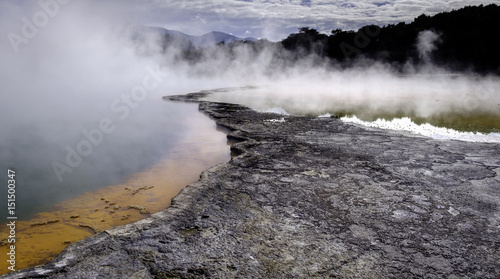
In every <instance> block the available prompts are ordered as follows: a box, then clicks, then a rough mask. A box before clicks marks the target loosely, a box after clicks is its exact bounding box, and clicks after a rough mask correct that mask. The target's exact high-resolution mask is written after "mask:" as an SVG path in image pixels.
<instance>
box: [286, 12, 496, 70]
mask: <svg viewBox="0 0 500 279" xmlns="http://www.w3.org/2000/svg"><path fill="white" fill-rule="evenodd" d="M426 30H430V31H433V32H435V33H436V34H437V35H439V38H438V39H437V40H436V41H435V42H434V43H435V44H436V49H435V50H434V51H432V52H431V53H430V59H431V61H432V62H433V63H434V64H436V65H439V66H445V67H450V68H452V69H454V70H474V71H478V72H483V73H484V72H495V73H497V74H500V38H499V36H500V7H499V6H497V5H494V4H492V5H488V6H482V5H481V6H468V7H464V8H462V9H460V10H454V11H451V12H445V13H440V14H437V15H435V16H432V17H431V16H427V15H421V16H419V17H417V18H416V19H415V20H414V21H413V22H411V23H404V22H401V23H399V24H390V25H387V26H383V27H378V26H374V25H369V26H365V27H362V28H361V29H359V30H358V31H357V32H355V31H343V30H339V29H337V30H333V31H332V34H331V35H329V36H327V35H324V34H320V33H318V32H317V31H316V30H314V29H309V28H301V29H300V32H299V33H296V34H291V35H290V36H288V38H286V39H284V40H283V41H282V42H281V44H282V45H283V46H284V47H285V48H286V49H288V50H290V51H292V52H295V53H307V54H311V53H315V54H318V55H320V56H322V57H327V58H330V59H334V60H337V61H340V62H348V61H352V60H353V59H355V58H360V57H364V58H369V59H375V60H377V61H382V62H387V63H391V64H393V65H394V66H402V65H404V64H405V63H406V62H412V63H414V64H419V63H425V62H426V61H423V57H421V53H420V52H419V50H418V46H417V42H418V35H419V33H420V32H422V31H426Z"/></svg>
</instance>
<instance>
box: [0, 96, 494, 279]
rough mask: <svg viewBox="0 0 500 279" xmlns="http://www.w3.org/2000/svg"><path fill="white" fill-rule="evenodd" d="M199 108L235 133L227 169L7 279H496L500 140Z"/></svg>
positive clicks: (238, 108)
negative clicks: (147, 214)
mask: <svg viewBox="0 0 500 279" xmlns="http://www.w3.org/2000/svg"><path fill="white" fill-rule="evenodd" d="M205 95H206V93H198V94H190V95H187V96H174V97H169V99H171V100H182V101H197V100H198V98H199V97H204V96H205ZM199 106H200V110H202V111H204V112H206V113H207V114H208V115H209V116H210V117H212V118H213V119H214V121H215V122H217V124H219V125H221V126H224V127H227V128H229V129H230V130H231V133H230V134H229V135H228V138H230V139H231V140H236V141H238V143H235V144H233V145H232V150H233V153H234V154H235V155H237V156H235V157H233V159H232V160H231V161H230V162H229V163H226V164H222V165H219V166H216V167H213V168H211V169H210V170H208V171H205V172H204V173H203V174H202V175H201V178H200V180H199V181H198V182H196V183H194V184H192V185H189V186H188V187H187V188H185V189H184V190H183V191H182V192H181V194H180V195H179V196H177V197H176V198H175V199H174V200H173V205H172V206H171V207H170V208H168V209H166V210H164V211H162V212H159V213H156V214H153V215H152V216H151V217H149V218H147V219H144V220H142V221H139V222H137V223H133V224H129V225H126V226H123V227H118V228H114V229H111V230H108V231H105V232H102V233H98V234H95V235H94V236H93V237H90V238H87V239H85V240H83V241H80V242H77V243H74V244H72V245H70V246H69V247H68V248H67V249H66V250H65V251H64V252H62V253H61V254H60V255H59V256H58V257H57V258H55V259H54V260H52V261H51V262H50V263H49V264H46V265H44V266H39V267H35V268H30V269H26V270H21V271H19V272H16V273H11V274H8V275H6V276H4V277H2V278H26V277H28V278H29V277H36V278H44V277H48V278H327V277H334V278H499V276H500V207H499V205H500V144H486V143H467V142H460V141H449V140H434V139H430V138H426V137H422V136H418V135H414V134H409V133H405V132H395V131H384V130H379V129H374V128H364V127H359V126H354V125H352V124H346V123H342V122H341V121H339V120H338V119H334V118H313V117H295V116H283V115H277V114H271V113H258V112H255V111H253V110H251V109H249V108H246V107H242V106H238V105H232V104H222V103H210V102H200V105H199Z"/></svg>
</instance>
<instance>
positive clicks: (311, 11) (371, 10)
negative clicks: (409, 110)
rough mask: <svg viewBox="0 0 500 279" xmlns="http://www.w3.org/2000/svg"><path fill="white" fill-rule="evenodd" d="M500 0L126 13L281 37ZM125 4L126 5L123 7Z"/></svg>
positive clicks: (183, 6)
mask: <svg viewBox="0 0 500 279" xmlns="http://www.w3.org/2000/svg"><path fill="white" fill-rule="evenodd" d="M491 3H496V4H500V1H499V0H358V1H349V0H333V1H328V0H218V1H204V0H190V1H176V0H158V1H151V2H149V4H147V5H145V4H143V3H142V2H141V4H140V6H137V5H139V4H132V5H129V8H130V9H128V10H127V11H126V12H127V13H130V15H131V17H133V18H134V19H135V20H136V21H139V22H141V23H143V24H147V25H155V26H161V27H165V28H169V29H177V30H181V31H184V32H186V33H191V34H193V35H199V34H202V33H205V32H209V31H212V30H217V31H223V32H228V33H233V34H234V35H237V36H240V37H245V36H252V37H258V38H259V37H266V38H268V39H271V40H278V39H282V38H284V37H286V35H288V34H290V33H292V32H295V31H297V28H299V27H304V26H308V27H313V28H316V29H318V30H320V31H324V32H329V31H331V30H333V29H336V28H341V29H357V28H359V27H361V26H364V25H366V24H372V23H374V24H379V25H385V24H389V23H398V22H401V21H405V22H409V21H412V20H413V18H415V17H417V16H419V15H421V14H423V13H425V14H427V15H434V14H436V13H439V12H443V11H451V10H452V9H459V8H461V7H464V6H467V5H480V4H491ZM124 6H125V5H124Z"/></svg>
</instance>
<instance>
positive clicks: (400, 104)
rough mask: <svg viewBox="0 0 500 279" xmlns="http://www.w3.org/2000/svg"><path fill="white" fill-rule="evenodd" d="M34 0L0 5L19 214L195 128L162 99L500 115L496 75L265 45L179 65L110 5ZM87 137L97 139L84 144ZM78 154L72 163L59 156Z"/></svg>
mask: <svg viewBox="0 0 500 279" xmlns="http://www.w3.org/2000/svg"><path fill="white" fill-rule="evenodd" d="M42 2H43V3H47V2H44V1H0V34H4V35H3V37H2V38H3V39H1V40H0V61H2V63H1V65H0V77H1V82H0V94H1V97H2V100H1V102H0V131H1V133H0V169H2V170H6V169H7V168H17V169H18V171H19V172H20V173H21V172H22V173H23V175H22V176H21V175H20V176H19V177H20V179H24V181H21V180H20V184H24V185H26V186H27V187H28V188H29V190H26V191H24V192H23V193H22V194H20V197H19V200H20V202H22V203H23V206H24V207H25V208H26V207H28V206H29V205H33V204H34V201H36V202H38V203H53V202H54V201H59V200H63V199H64V198H66V197H68V196H72V195H74V194H75V193H81V192H85V191H87V190H88V189H90V188H91V187H94V188H95V187H98V186H96V185H97V184H98V181H101V183H112V182H115V181H116V180H119V179H121V178H122V177H123V176H124V175H126V174H128V173H130V172H134V171H137V170H138V169H141V168H144V167H147V165H148V164H149V163H150V162H151V160H154V159H158V158H157V157H158V156H160V155H161V153H162V152H161V151H163V152H167V151H168V149H169V148H171V147H170V146H171V144H172V143H173V142H174V141H175V139H176V138H179V137H181V136H182V135H180V133H182V132H181V131H182V129H181V127H184V126H196V123H192V121H194V120H191V119H190V118H189V113H190V112H188V111H187V110H186V107H185V106H182V105H174V104H168V105H167V104H165V102H163V101H162V100H161V97H162V96H165V95H172V94H183V93H189V92H195V91H199V90H203V89H212V88H221V87H231V86H232V87H235V86H239V87H242V86H248V85H250V86H255V87H249V88H248V89H245V90H243V89H241V90H235V91H228V92H219V93H216V94H214V95H213V96H211V97H210V99H211V100H214V101H226V102H232V103H240V104H244V105H247V106H250V107H253V108H255V109H259V110H268V109H273V108H278V109H279V111H281V112H288V113H290V114H297V115H307V114H311V115H322V114H325V113H331V114H340V113H343V112H344V113H349V112H355V113H356V116H358V117H359V118H360V119H364V118H365V117H367V116H370V115H376V114H394V115H413V116H416V117H438V116H440V115H444V114H447V115H453V114H466V115H480V114H487V115H493V116H500V80H499V78H498V77H494V76H478V75H475V74H461V75H456V74H454V73H451V72H449V71H447V70H445V69H437V68H435V67H433V66H432V63H431V62H432V61H428V63H427V64H426V65H425V66H423V67H416V66H412V65H406V67H405V71H404V74H401V72H396V71H394V70H393V69H392V68H391V67H390V66H388V65H385V64H381V63H375V62H373V61H363V60H360V61H358V63H357V64H356V65H355V66H354V67H352V68H349V69H347V70H346V69H341V68H340V67H338V65H336V63H328V62H327V61H325V60H322V59H321V58H318V57H314V56H307V57H302V59H301V60H299V61H294V59H293V58H292V56H288V55H287V54H286V52H284V51H283V49H281V48H280V47H279V46H277V45H275V44H271V43H265V42H261V44H260V45H259V46H258V47H256V48H257V49H258V51H256V50H255V48H254V47H253V46H249V45H245V44H242V45H240V46H237V47H234V48H233V49H230V50H229V49H228V48H225V49H224V48H215V47H214V48H211V49H209V50H206V51H204V52H203V53H201V52H200V53H201V54H200V56H199V57H196V58H195V59H192V60H186V59H185V56H184V55H185V53H186V52H185V50H183V49H176V48H174V47H168V48H166V49H165V48H164V47H165V46H164V45H162V43H161V39H160V37H159V35H158V34H153V33H151V32H149V33H147V32H143V31H144V29H141V26H140V25H137V24H135V23H131V22H130V20H131V18H130V14H129V13H128V12H127V11H124V9H123V6H121V3H119V2H113V1H111V2H110V1H60V2H61V3H62V2H65V3H66V4H60V5H58V6H57V9H56V8H55V7H54V6H53V7H52V8H51V12H50V13H48V12H47V11H46V9H43V8H42V7H41V6H40V4H39V3H42ZM19 3H21V4H19ZM51 3H59V2H56V1H54V2H51ZM44 15H45V16H44ZM166 16H168V15H166ZM27 22H29V23H27ZM12 34H14V35H12ZM138 34H140V35H138ZM134 38H135V39H134ZM439 39H440V38H439V35H438V34H434V33H432V32H426V33H422V34H421V36H419V37H418V38H415V44H416V45H418V47H419V49H420V51H421V53H422V55H424V57H431V56H430V54H431V52H432V51H433V49H435V47H434V45H433V44H434V43H435V42H437V41H439ZM174 45H175V44H174ZM103 123H104V125H102V124H103ZM111 127H113V128H111ZM497 127H500V123H499V124H498V125H497ZM98 129H100V130H101V132H98ZM89 134H92V135H94V136H93V140H90V139H88V138H89V136H88V135H89ZM90 137H92V136H90ZM89 141H90V142H92V141H93V142H95V144H93V146H91V145H90V143H89V144H87V145H85V144H82V143H85V142H89ZM78 148H80V151H81V152H80V153H82V154H85V156H83V155H82V156H81V157H82V158H81V159H82V160H77V158H76V157H75V156H73V157H72V156H71V155H68V154H74V153H75V150H76V151H78ZM70 157H72V158H73V160H68V158H70ZM70 159H71V158H70ZM79 161H80V162H79ZM54 162H57V164H55V165H56V166H57V170H58V171H59V173H58V171H57V170H55V169H54ZM58 164H59V165H58ZM64 166H66V168H65V167H64ZM60 178H62V179H60ZM61 181H62V182H61ZM102 181H105V182H102ZM21 182H22V183H21ZM3 185H7V183H3Z"/></svg>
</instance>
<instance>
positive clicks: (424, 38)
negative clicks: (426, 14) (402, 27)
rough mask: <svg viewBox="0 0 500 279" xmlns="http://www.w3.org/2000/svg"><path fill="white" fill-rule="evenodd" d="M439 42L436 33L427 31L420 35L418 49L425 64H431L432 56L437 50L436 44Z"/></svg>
mask: <svg viewBox="0 0 500 279" xmlns="http://www.w3.org/2000/svg"><path fill="white" fill-rule="evenodd" d="M439 40H440V38H439V35H438V34H436V33H435V32H434V31H430V30H426V31H422V32H420V33H419V34H418V39H417V49H418V53H419V57H420V59H422V60H423V61H424V62H425V63H430V62H431V60H430V55H431V53H432V52H433V51H434V50H436V48H437V46H436V43H438V42H439Z"/></svg>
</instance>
